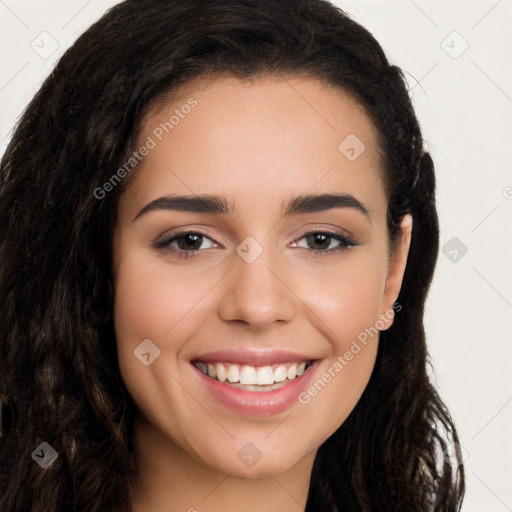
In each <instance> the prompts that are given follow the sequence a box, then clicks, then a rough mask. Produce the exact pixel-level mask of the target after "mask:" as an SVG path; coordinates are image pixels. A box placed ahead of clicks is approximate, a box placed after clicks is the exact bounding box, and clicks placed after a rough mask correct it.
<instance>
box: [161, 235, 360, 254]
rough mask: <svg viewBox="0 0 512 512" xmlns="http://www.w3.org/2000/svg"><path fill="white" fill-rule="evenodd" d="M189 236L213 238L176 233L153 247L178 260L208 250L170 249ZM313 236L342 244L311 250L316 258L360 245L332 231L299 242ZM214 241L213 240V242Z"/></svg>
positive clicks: (303, 236) (204, 236)
mask: <svg viewBox="0 0 512 512" xmlns="http://www.w3.org/2000/svg"><path fill="white" fill-rule="evenodd" d="M187 235H199V236H201V237H203V238H209V239H210V240H211V237H210V236H208V235H206V234H205V233H201V232H200V231H191V230H190V231H182V232H181V233H174V234H173V235H172V237H167V238H163V239H160V240H157V241H156V242H155V243H154V244H153V247H154V248H155V249H157V250H162V251H164V250H165V251H169V252H171V253H173V254H176V255H177V257H178V258H184V259H189V258H193V257H195V256H197V255H198V254H199V253H200V252H202V251H204V250H206V249H196V250H192V251H185V250H183V249H176V248H174V247H170V244H171V243H172V242H174V241H176V240H178V239H180V238H183V237H186V236H187ZM311 235H326V236H328V237H329V238H333V239H334V240H337V241H338V242H341V244H340V245H339V246H338V247H335V248H333V249H323V250H315V249H310V250H311V251H313V252H314V253H315V256H331V255H334V254H338V253H340V252H342V251H345V250H347V249H349V248H350V247H354V246H356V245H358V244H357V243H355V242H354V241H353V240H351V239H350V238H349V237H347V236H346V235H342V234H341V233H331V232H330V231H308V232H306V233H304V234H302V235H301V236H300V237H299V238H298V239H297V240H302V239H303V238H305V237H308V236H311ZM212 241H213V240H212Z"/></svg>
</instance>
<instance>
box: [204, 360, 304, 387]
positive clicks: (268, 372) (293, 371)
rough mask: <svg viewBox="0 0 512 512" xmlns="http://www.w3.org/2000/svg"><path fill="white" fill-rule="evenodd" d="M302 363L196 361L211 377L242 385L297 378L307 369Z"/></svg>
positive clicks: (267, 383) (263, 383)
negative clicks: (272, 363) (258, 364)
mask: <svg viewBox="0 0 512 512" xmlns="http://www.w3.org/2000/svg"><path fill="white" fill-rule="evenodd" d="M306 364H307V363H306V361H304V362H302V363H285V364H280V365H273V367H272V366H250V365H239V364H231V363H196V366H197V367H198V368H199V369H200V370H201V371H202V372H204V373H205V374H207V375H209V376H210V377H212V378H214V379H217V380H219V381H220V382H225V381H226V380H227V381H228V382H231V383H235V382H239V383H240V384H242V385H255V384H257V385H260V386H267V385H272V384H274V383H276V382H283V381H284V380H286V379H287V378H288V379H290V380H293V379H295V378H296V377H299V376H300V375H302V374H303V373H304V371H305V369H306Z"/></svg>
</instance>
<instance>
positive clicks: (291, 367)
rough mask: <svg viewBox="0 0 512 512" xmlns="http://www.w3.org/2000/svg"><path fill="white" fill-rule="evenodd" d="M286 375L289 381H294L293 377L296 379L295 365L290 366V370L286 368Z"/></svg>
mask: <svg viewBox="0 0 512 512" xmlns="http://www.w3.org/2000/svg"><path fill="white" fill-rule="evenodd" d="M286 375H287V377H288V378H289V379H290V380H293V379H295V377H297V364H296V363H293V364H292V365H291V366H290V368H288V373H287V374H286Z"/></svg>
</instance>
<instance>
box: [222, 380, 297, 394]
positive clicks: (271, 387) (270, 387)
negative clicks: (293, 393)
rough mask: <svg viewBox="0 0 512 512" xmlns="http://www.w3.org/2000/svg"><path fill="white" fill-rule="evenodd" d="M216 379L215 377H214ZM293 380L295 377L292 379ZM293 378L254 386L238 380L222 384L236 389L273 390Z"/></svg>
mask: <svg viewBox="0 0 512 512" xmlns="http://www.w3.org/2000/svg"><path fill="white" fill-rule="evenodd" d="M215 380H217V379H215ZM293 380H295V379H293ZM293 380H290V379H286V380H284V381H283V382H276V383H275V384H271V385H266V386H254V385H250V384H240V382H229V381H227V380H226V381H224V382H223V384H229V385H230V386H233V387H235V388H238V389H244V390H246V391H273V390H274V389H280V388H282V387H283V386H286V384H289V383H290V382H292V381H293Z"/></svg>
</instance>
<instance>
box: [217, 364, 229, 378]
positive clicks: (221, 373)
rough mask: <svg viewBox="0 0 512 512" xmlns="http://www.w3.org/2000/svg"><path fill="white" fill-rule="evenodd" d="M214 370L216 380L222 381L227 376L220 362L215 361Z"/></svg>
mask: <svg viewBox="0 0 512 512" xmlns="http://www.w3.org/2000/svg"><path fill="white" fill-rule="evenodd" d="M215 371H216V373H217V380H218V381H220V382H224V381H225V380H226V379H227V378H228V373H227V372H226V367H225V366H224V365H223V364H222V363H217V364H216V365H215Z"/></svg>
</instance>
